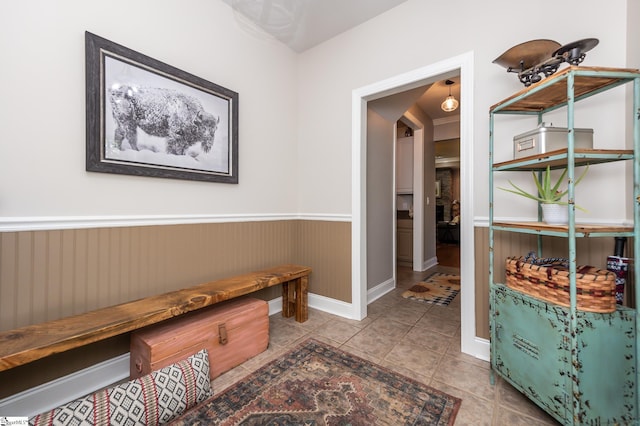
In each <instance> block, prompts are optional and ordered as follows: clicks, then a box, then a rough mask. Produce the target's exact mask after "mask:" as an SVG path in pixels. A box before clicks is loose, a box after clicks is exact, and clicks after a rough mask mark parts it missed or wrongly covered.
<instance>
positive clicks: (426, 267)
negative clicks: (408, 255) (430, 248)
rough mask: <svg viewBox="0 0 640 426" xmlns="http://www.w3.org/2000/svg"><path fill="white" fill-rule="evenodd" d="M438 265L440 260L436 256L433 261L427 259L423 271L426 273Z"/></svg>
mask: <svg viewBox="0 0 640 426" xmlns="http://www.w3.org/2000/svg"><path fill="white" fill-rule="evenodd" d="M437 264H438V258H437V257H435V256H434V257H432V258H431V259H427V260H425V261H424V263H423V264H422V270H423V271H426V270H427V269H429V268H433V267H434V266H436V265H437Z"/></svg>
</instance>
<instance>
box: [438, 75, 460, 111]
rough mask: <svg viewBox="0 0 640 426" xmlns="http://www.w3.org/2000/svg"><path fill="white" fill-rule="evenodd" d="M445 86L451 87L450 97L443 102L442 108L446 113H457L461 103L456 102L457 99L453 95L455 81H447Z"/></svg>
mask: <svg viewBox="0 0 640 426" xmlns="http://www.w3.org/2000/svg"><path fill="white" fill-rule="evenodd" d="M445 84H446V85H447V86H449V96H447V98H446V99H445V100H444V102H442V105H441V106H440V107H441V108H442V110H443V111H446V112H451V111H455V110H456V109H457V108H458V105H459V103H458V101H457V100H456V98H454V97H453V95H452V94H451V85H452V84H453V81H451V80H447V81H445Z"/></svg>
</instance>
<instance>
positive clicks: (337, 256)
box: [296, 220, 351, 303]
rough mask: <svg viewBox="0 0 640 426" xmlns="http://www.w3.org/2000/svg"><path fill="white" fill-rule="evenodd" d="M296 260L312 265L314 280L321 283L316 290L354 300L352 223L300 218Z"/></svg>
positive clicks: (335, 296)
mask: <svg viewBox="0 0 640 426" xmlns="http://www.w3.org/2000/svg"><path fill="white" fill-rule="evenodd" d="M297 247H298V253H297V260H296V262H297V263H300V264H302V265H313V268H314V269H313V273H312V278H311V281H312V283H316V282H320V283H322V292H321V293H318V291H316V290H315V287H314V291H313V293H314V294H321V295H323V296H326V297H329V298H331V299H337V300H340V301H343V302H347V303H351V223H350V222H326V221H324V222H323V221H315V220H301V221H299V222H298V244H297Z"/></svg>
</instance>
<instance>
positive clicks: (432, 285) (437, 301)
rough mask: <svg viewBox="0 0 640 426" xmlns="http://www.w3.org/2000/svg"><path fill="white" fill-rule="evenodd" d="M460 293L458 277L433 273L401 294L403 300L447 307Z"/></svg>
mask: <svg viewBox="0 0 640 426" xmlns="http://www.w3.org/2000/svg"><path fill="white" fill-rule="evenodd" d="M458 293H460V276H459V275H448V274H442V273H440V272H435V273H433V274H431V275H430V276H429V277H427V278H426V279H425V280H424V281H421V282H419V283H417V284H415V285H414V286H413V287H411V288H410V289H409V290H407V291H405V292H404V293H402V297H404V298H405V299H411V300H418V301H420V302H425V303H432V304H434V305H441V306H447V305H448V304H449V303H451V301H452V300H453V299H455V297H456V296H457V295H458Z"/></svg>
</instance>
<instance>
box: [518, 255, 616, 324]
mask: <svg viewBox="0 0 640 426" xmlns="http://www.w3.org/2000/svg"><path fill="white" fill-rule="evenodd" d="M506 276H507V279H506V284H507V286H508V287H510V288H512V289H514V290H518V291H520V292H522V293H525V294H528V295H530V296H533V297H536V298H538V299H542V300H544V301H547V302H551V303H555V304H557V305H561V306H567V307H568V306H570V284H569V270H568V269H567V268H566V267H565V266H563V265H562V264H559V263H557V264H551V265H534V264H531V263H526V262H525V261H524V257H508V258H507V261H506ZM576 296H577V308H578V309H579V310H581V311H589V312H599V313H609V312H614V311H615V310H616V297H615V296H616V276H615V274H614V273H613V272H611V271H606V270H602V269H597V268H595V267H593V266H588V265H587V266H578V268H577V270H576Z"/></svg>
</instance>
